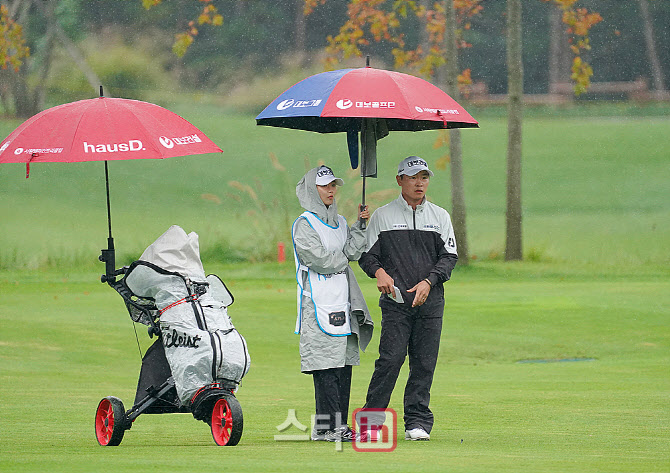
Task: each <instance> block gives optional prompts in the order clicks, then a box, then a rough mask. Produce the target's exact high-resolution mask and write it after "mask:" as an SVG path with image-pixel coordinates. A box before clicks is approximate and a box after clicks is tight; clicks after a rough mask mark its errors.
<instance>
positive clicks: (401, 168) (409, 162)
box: [398, 156, 433, 176]
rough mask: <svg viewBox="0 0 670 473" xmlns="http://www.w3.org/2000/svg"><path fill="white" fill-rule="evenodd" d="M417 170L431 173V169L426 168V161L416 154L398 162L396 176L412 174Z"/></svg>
mask: <svg viewBox="0 0 670 473" xmlns="http://www.w3.org/2000/svg"><path fill="white" fill-rule="evenodd" d="M419 171H428V174H429V175H431V176H432V175H433V171H431V170H430V169H428V163H427V162H426V161H424V160H423V159H421V158H420V157H418V156H408V157H406V158H405V159H403V160H402V161H400V164H398V176H402V175H403V174H404V175H406V176H413V175H415V174H416V173H418V172H419Z"/></svg>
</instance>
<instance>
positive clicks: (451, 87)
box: [444, 0, 470, 265]
mask: <svg viewBox="0 0 670 473" xmlns="http://www.w3.org/2000/svg"><path fill="white" fill-rule="evenodd" d="M444 6H445V23H446V24H445V36H444V38H445V56H446V59H447V64H446V75H447V93H448V94H449V95H451V97H452V98H453V99H454V100H456V101H457V102H458V101H460V92H459V90H458V49H457V48H456V11H455V9H454V1H453V0H445V5H444ZM449 157H450V164H451V166H450V169H451V217H452V219H453V225H454V234H455V236H456V242H457V244H458V264H464V265H467V264H468V263H469V262H470V257H469V252H468V231H467V226H466V211H465V186H464V184H463V153H462V147H461V130H460V129H458V128H454V129H451V130H450V131H449Z"/></svg>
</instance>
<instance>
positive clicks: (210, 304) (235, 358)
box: [125, 225, 250, 405]
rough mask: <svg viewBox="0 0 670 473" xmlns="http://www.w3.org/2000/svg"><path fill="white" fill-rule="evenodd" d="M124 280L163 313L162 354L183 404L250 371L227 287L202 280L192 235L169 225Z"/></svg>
mask: <svg viewBox="0 0 670 473" xmlns="http://www.w3.org/2000/svg"><path fill="white" fill-rule="evenodd" d="M125 282H126V284H127V286H128V288H129V289H130V290H131V291H132V292H133V293H134V294H136V295H137V296H139V297H150V298H153V299H154V300H155V304H156V307H157V308H158V309H159V311H160V312H161V315H160V319H159V324H160V329H161V336H162V338H163V346H164V347H165V355H166V357H167V360H168V364H169V365H170V369H171V370H172V376H173V378H174V381H175V387H176V389H177V395H178V396H179V400H180V401H181V403H182V405H186V404H188V402H189V401H190V400H191V398H192V397H193V396H194V395H195V393H196V392H197V391H198V390H199V389H200V388H202V387H203V386H206V385H208V384H211V383H214V382H221V383H223V384H224V385H225V386H227V387H230V386H233V387H237V385H238V384H239V382H240V380H241V379H242V377H243V376H244V375H245V374H246V373H247V371H248V370H249V364H250V359H249V352H248V350H247V344H246V341H245V340H244V337H242V335H241V334H240V333H239V332H238V331H237V330H236V329H235V327H234V326H233V323H232V321H231V319H230V317H229V316H228V311H227V306H228V305H230V303H232V298H229V293H228V292H227V290H226V289H225V286H224V285H223V283H222V282H221V280H220V279H219V278H218V277H217V276H214V275H210V276H207V277H205V272H204V270H203V267H202V262H201V261H200V252H199V243H198V235H197V234H196V233H194V232H192V233H190V234H188V235H187V234H186V232H185V231H184V230H183V229H182V228H181V227H179V226H176V225H174V226H172V227H170V229H169V230H168V231H167V232H165V233H164V234H163V235H161V236H160V237H159V238H158V239H157V240H156V241H155V242H154V243H152V244H151V245H150V246H149V247H148V248H147V249H146V250H145V252H144V253H143V254H142V256H141V257H140V261H137V262H136V263H134V264H133V265H131V267H130V270H129V272H128V273H126V276H125ZM221 289H223V290H221ZM224 294H225V296H224Z"/></svg>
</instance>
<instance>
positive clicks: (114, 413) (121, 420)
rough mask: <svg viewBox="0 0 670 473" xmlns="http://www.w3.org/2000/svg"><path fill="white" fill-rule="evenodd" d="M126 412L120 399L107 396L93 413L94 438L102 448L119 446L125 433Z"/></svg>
mask: <svg viewBox="0 0 670 473" xmlns="http://www.w3.org/2000/svg"><path fill="white" fill-rule="evenodd" d="M126 424H127V420H126V410H125V409H124V408H123V402H121V399H119V398H117V397H113V396H108V397H106V398H104V399H103V400H102V401H100V404H98V410H97V411H96V413H95V436H96V438H97V439H98V443H99V444H100V445H102V446H103V447H112V446H116V445H119V444H120V443H121V440H123V434H124V433H125V431H126Z"/></svg>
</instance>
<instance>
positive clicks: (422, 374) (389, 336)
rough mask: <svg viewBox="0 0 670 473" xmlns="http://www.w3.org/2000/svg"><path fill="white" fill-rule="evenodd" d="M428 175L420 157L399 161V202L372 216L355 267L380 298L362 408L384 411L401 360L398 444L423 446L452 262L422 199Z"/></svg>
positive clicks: (443, 231)
mask: <svg viewBox="0 0 670 473" xmlns="http://www.w3.org/2000/svg"><path fill="white" fill-rule="evenodd" d="M432 175H433V173H432V172H431V171H430V169H428V164H427V163H426V162H425V161H424V160H423V159H421V158H418V157H416V156H410V157H408V158H406V159H404V160H403V161H401V163H400V164H399V166H398V175H397V176H396V180H397V182H398V185H399V186H400V187H401V189H402V191H401V195H400V196H399V197H398V198H397V199H395V200H394V201H392V202H390V203H389V204H386V205H385V206H383V207H380V208H379V209H377V210H376V211H375V212H374V213H373V215H372V217H371V218H370V222H369V225H368V230H367V232H368V245H367V251H366V252H365V253H363V255H362V256H361V258H360V260H359V265H360V267H361V268H362V269H363V271H365V273H366V274H367V275H368V276H370V277H371V278H376V279H377V288H378V289H379V291H380V292H381V293H382V294H381V297H380V299H379V307H381V310H382V331H381V336H380V340H379V358H378V359H377V361H376V362H375V371H374V373H373V375H372V379H371V380H370V386H369V388H368V393H367V398H366V402H365V406H364V408H383V409H385V408H387V407H388V404H389V400H390V398H391V393H392V392H393V388H394V387H395V383H396V380H397V378H398V373H399V372H400V368H401V367H402V365H403V363H404V362H405V355H406V354H408V355H409V369H410V373H409V378H408V380H407V385H406V386H405V397H404V420H405V439H406V440H429V439H430V431H431V429H432V427H433V413H432V412H431V411H430V409H429V407H428V404H429V402H430V387H431V384H432V382H433V373H434V371H435V364H436V362H437V355H438V351H439V347H440V333H441V331H442V314H443V312H444V288H443V286H442V284H443V283H444V282H445V281H448V280H449V278H450V277H451V271H452V270H453V268H454V266H455V265H456V261H457V260H458V254H457V252H456V239H455V238H454V230H453V228H452V225H451V218H450V217H449V213H447V211H446V210H444V209H443V208H441V207H439V206H437V205H435V204H433V203H431V202H428V201H427V200H426V190H427V188H428V184H429V183H430V177H431V176H432Z"/></svg>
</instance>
